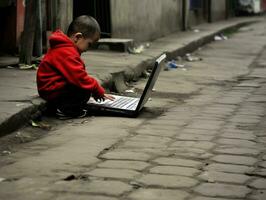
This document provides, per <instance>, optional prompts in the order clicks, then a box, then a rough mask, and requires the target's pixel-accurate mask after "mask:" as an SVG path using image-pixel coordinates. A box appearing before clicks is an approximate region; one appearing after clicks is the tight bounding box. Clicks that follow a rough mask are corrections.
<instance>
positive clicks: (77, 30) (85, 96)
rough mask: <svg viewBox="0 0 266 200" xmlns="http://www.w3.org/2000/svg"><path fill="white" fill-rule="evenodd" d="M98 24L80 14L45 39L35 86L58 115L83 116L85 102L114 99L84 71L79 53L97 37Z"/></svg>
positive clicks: (85, 111) (85, 110)
mask: <svg viewBox="0 0 266 200" xmlns="http://www.w3.org/2000/svg"><path fill="white" fill-rule="evenodd" d="M100 32H101V31H100V26H99V24H98V22H97V21H96V20H95V19H94V18H93V17H90V16H85V15H83V16H80V17H78V18H76V19H75V20H74V21H73V22H72V23H71V24H70V25H69V28H68V31H67V35H65V34H64V33H63V32H62V31H60V30H57V31H55V32H54V33H53V34H52V35H51V37H50V38H49V42H50V49H49V50H48V52H47V54H46V55H45V56H44V58H43V59H42V61H41V63H40V65H39V68H38V72H37V87H38V92H39V95H40V97H42V98H43V99H45V100H46V101H47V103H48V107H50V108H51V107H52V108H53V110H54V111H55V113H56V115H57V116H59V117H84V116H86V115H87V112H88V109H87V101H88V100H89V98H90V97H91V96H93V97H94V99H95V100H100V101H101V100H105V99H110V100H114V98H113V97H112V96H110V95H106V94H105V91H104V89H103V88H102V87H101V86H100V85H99V83H98V82H97V80H96V79H94V78H93V77H91V76H90V75H88V74H87V72H86V69H85V64H84V62H83V61H82V60H81V57H80V55H81V53H83V52H85V51H86V50H88V48H89V47H90V46H91V45H92V44H93V43H94V42H96V41H98V40H99V38H100Z"/></svg>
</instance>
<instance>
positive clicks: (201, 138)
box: [176, 133, 215, 141]
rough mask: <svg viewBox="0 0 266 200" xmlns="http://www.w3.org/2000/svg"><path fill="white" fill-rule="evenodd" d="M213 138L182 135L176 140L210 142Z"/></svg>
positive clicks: (209, 136) (210, 136)
mask: <svg viewBox="0 0 266 200" xmlns="http://www.w3.org/2000/svg"><path fill="white" fill-rule="evenodd" d="M214 137H215V136H212V135H199V134H197V135H195V134H187V133H183V134H180V135H178V136H177V137H176V138H177V139H178V140H188V141H210V140H212V139H213V138H214Z"/></svg>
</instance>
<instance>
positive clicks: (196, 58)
mask: <svg viewBox="0 0 266 200" xmlns="http://www.w3.org/2000/svg"><path fill="white" fill-rule="evenodd" d="M185 59H186V61H188V62H196V61H202V58H199V57H196V56H192V55H191V54H190V53H187V54H186V56H185Z"/></svg>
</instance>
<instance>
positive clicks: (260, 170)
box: [247, 168, 266, 178]
mask: <svg viewBox="0 0 266 200" xmlns="http://www.w3.org/2000/svg"><path fill="white" fill-rule="evenodd" d="M247 174H248V175H250V176H257V177H265V178H266V169H264V168H257V169H256V170H255V171H253V172H249V173H247Z"/></svg>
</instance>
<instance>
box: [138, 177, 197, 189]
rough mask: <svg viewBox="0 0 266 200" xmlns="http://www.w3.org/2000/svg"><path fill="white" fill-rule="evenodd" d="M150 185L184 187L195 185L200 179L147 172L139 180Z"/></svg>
mask: <svg viewBox="0 0 266 200" xmlns="http://www.w3.org/2000/svg"><path fill="white" fill-rule="evenodd" d="M137 182H140V183H143V184H144V185H146V186H149V187H164V188H182V187H193V186H195V185H196V184H197V183H198V181H197V180H196V179H192V178H189V177H185V176H174V175H160V174H147V175H144V176H143V177H141V178H140V179H138V180H137Z"/></svg>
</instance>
